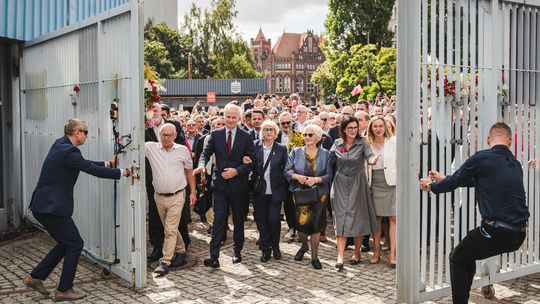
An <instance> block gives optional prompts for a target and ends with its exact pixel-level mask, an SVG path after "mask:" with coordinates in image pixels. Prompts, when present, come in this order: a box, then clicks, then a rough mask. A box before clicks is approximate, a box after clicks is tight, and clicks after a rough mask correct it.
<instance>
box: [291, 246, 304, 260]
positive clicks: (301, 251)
mask: <svg viewBox="0 0 540 304" xmlns="http://www.w3.org/2000/svg"><path fill="white" fill-rule="evenodd" d="M306 252H307V250H304V249H302V248H300V249H299V250H298V252H297V253H296V255H295V256H294V260H295V261H301V260H303V259H304V254H305V253H306Z"/></svg>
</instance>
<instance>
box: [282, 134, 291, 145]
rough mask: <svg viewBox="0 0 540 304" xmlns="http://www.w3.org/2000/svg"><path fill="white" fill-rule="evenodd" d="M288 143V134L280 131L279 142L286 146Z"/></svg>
mask: <svg viewBox="0 0 540 304" xmlns="http://www.w3.org/2000/svg"><path fill="white" fill-rule="evenodd" d="M288 143H289V135H287V134H286V133H285V132H281V144H282V145H284V146H286V145H287V144H288Z"/></svg>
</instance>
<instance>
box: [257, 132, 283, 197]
mask: <svg viewBox="0 0 540 304" xmlns="http://www.w3.org/2000/svg"><path fill="white" fill-rule="evenodd" d="M273 148H274V152H273V153H272V155H271V157H272V160H271V161H270V164H269V165H268V170H270V187H271V190H272V201H273V202H274V203H279V202H282V201H283V200H285V195H286V191H287V189H286V180H285V176H283V170H284V169H285V165H286V164H287V159H288V158H289V155H288V154H287V149H286V148H285V147H284V146H283V145H281V144H279V143H277V142H274V147H273ZM263 169H264V152H263V142H262V140H258V141H256V142H255V169H254V170H257V173H259V176H260V177H261V179H264V172H263ZM266 186H267V187H268V185H266ZM261 195H264V192H262V193H255V194H254V196H255V198H257V197H258V196H261Z"/></svg>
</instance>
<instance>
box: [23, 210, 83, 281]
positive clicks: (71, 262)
mask: <svg viewBox="0 0 540 304" xmlns="http://www.w3.org/2000/svg"><path fill="white" fill-rule="evenodd" d="M33 215H34V218H35V219H36V220H38V221H39V222H40V223H41V225H43V227H44V228H45V229H46V230H47V232H48V233H49V234H50V235H51V237H52V238H53V239H54V240H55V241H56V243H57V245H56V246H54V248H53V249H51V251H49V253H48V254H47V256H45V258H43V260H42V261H41V262H39V264H38V265H37V266H36V268H34V270H32V272H31V273H30V276H32V278H34V279H40V280H45V279H47V278H48V277H49V275H50V274H51V272H52V271H53V269H54V268H55V267H56V265H58V263H59V262H60V260H62V258H63V259H64V265H63V266H62V275H61V276H60V282H59V283H58V291H61V292H64V291H67V290H69V289H71V288H72V287H73V280H74V279H75V272H76V271H77V264H78V263H79V256H80V255H81V252H82V250H83V246H84V242H83V240H82V238H81V235H80V234H79V230H78V229H77V226H75V223H74V222H73V219H72V218H70V217H62V216H57V215H53V214H46V213H37V212H34V213H33Z"/></svg>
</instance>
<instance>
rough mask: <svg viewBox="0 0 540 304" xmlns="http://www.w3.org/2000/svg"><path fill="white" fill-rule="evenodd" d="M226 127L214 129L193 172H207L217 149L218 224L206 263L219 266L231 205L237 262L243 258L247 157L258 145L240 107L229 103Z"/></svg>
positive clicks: (215, 204)
mask: <svg viewBox="0 0 540 304" xmlns="http://www.w3.org/2000/svg"><path fill="white" fill-rule="evenodd" d="M224 116H225V128H219V129H217V130H214V131H212V132H211V133H210V137H209V138H208V143H207V144H206V145H205V146H204V148H203V151H202V154H201V157H200V159H199V167H198V168H197V169H195V170H194V171H193V174H199V173H203V174H204V173H205V164H206V163H207V162H208V160H209V159H210V156H212V154H214V153H215V158H216V164H215V166H214V172H213V174H212V190H213V200H214V201H213V208H214V224H213V226H212V240H211V241H210V258H208V259H205V260H204V265H205V266H209V267H213V268H218V267H219V250H220V248H221V241H222V240H223V239H224V236H225V235H224V234H225V233H227V229H226V225H227V218H228V210H229V207H230V208H231V211H232V216H233V223H234V234H233V239H234V257H233V263H239V262H241V261H242V256H241V254H240V252H241V251H242V247H243V246H244V219H245V216H246V213H247V208H248V196H247V194H248V190H249V189H248V174H249V172H250V171H251V169H252V168H253V164H244V163H243V157H244V156H248V157H250V158H251V159H255V157H254V147H253V141H252V140H251V136H250V134H249V133H248V132H246V131H244V130H243V129H241V128H240V127H238V122H239V121H240V108H239V107H238V106H236V105H234V104H228V105H227V106H225V109H224Z"/></svg>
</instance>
